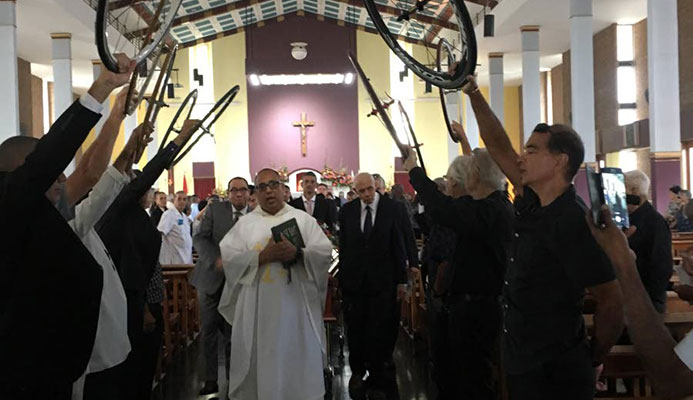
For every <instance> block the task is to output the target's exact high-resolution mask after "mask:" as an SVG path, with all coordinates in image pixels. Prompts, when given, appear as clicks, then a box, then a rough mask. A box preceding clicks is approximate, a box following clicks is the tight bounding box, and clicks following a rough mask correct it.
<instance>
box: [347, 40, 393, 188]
mask: <svg viewBox="0 0 693 400" xmlns="http://www.w3.org/2000/svg"><path fill="white" fill-rule="evenodd" d="M356 50H357V57H358V59H359V63H360V64H361V67H362V68H363V69H364V71H366V74H367V75H368V77H369V79H370V82H371V85H373V87H374V88H376V91H378V93H382V95H383V96H384V92H385V90H388V88H389V87H390V53H389V51H390V50H389V48H388V47H387V45H386V44H385V42H384V41H383V40H382V39H380V38H379V37H378V36H377V35H375V34H372V33H368V32H365V31H361V30H357V31H356ZM372 108H373V107H372V106H371V101H370V98H369V97H368V93H366V88H365V87H364V86H363V84H362V83H361V82H359V83H358V123H359V135H358V136H359V163H360V168H359V170H360V171H366V172H370V173H375V172H377V173H379V174H381V175H382V176H383V177H384V178H385V180H386V181H387V182H389V183H392V182H394V176H395V175H394V173H395V165H394V163H395V158H394V157H395V156H394V152H393V150H392V147H393V146H392V139H391V138H390V135H389V134H388V133H387V130H385V128H384V127H383V125H382V124H381V123H380V121H379V120H378V119H377V118H374V117H367V115H368V113H370V112H371V110H372Z"/></svg>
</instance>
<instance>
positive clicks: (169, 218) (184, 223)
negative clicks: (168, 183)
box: [157, 192, 193, 265]
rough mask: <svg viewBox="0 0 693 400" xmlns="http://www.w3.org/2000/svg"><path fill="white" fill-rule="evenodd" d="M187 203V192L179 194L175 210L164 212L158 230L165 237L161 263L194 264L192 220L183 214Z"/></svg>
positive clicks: (174, 205) (160, 256)
mask: <svg viewBox="0 0 693 400" xmlns="http://www.w3.org/2000/svg"><path fill="white" fill-rule="evenodd" d="M186 202H187V196H186V194H185V192H177V193H176V195H175V197H174V198H173V208H170V209H168V210H166V212H164V214H163V215H162V216H161V221H160V222H159V226H158V227H157V229H158V230H159V232H161V234H162V236H163V242H162V244H161V253H160V254H159V262H160V263H161V264H162V265H168V264H192V262H193V260H192V234H191V227H190V219H189V218H188V217H187V215H185V214H184V213H183V210H185V205H186Z"/></svg>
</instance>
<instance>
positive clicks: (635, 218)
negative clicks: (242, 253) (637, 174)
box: [628, 201, 673, 313]
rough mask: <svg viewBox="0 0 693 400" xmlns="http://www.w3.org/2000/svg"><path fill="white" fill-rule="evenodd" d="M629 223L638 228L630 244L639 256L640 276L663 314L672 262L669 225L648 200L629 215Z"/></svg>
mask: <svg viewBox="0 0 693 400" xmlns="http://www.w3.org/2000/svg"><path fill="white" fill-rule="evenodd" d="M630 224H631V225H635V226H636V227H637V229H636V231H635V233H634V234H633V235H632V236H631V237H630V238H629V239H628V244H630V248H631V249H632V250H633V251H634V252H635V255H636V256H637V259H636V264H637V266H638V273H639V274H640V279H641V280H642V284H643V286H645V290H647V293H648V294H649V295H650V299H651V300H652V304H653V305H654V307H655V309H656V310H657V311H659V312H660V313H663V312H665V311H666V304H667V287H668V286H669V279H670V278H671V270H672V264H673V263H672V257H671V231H670V230H669V225H668V224H667V221H666V220H665V219H664V217H662V216H661V215H660V214H659V213H658V212H657V210H655V209H654V207H652V204H650V202H649V201H648V202H645V204H643V205H641V206H640V207H638V209H637V210H635V211H634V212H633V213H632V214H630Z"/></svg>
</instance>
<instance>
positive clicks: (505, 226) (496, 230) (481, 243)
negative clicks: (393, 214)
mask: <svg viewBox="0 0 693 400" xmlns="http://www.w3.org/2000/svg"><path fill="white" fill-rule="evenodd" d="M409 177H410V180H411V184H412V186H414V189H416V191H417V193H418V194H419V199H420V200H421V202H422V203H423V205H424V207H425V208H426V212H430V215H431V217H432V219H433V221H434V222H435V223H436V224H440V225H442V226H444V227H447V228H450V229H452V230H453V231H454V232H455V234H456V236H457V243H456V246H455V254H454V256H453V268H454V269H453V271H454V272H453V278H452V286H451V288H450V291H451V294H453V295H455V294H472V295H482V296H493V297H497V296H499V295H500V294H501V287H502V283H503V275H504V273H505V262H506V261H505V260H506V249H507V247H508V245H509V244H510V243H511V233H512V220H513V209H512V205H511V204H510V201H509V200H508V197H507V195H506V194H505V193H504V192H501V191H496V192H493V193H492V194H491V195H489V196H488V197H486V198H485V199H480V200H474V199H473V198H472V197H469V196H464V197H460V198H457V199H453V198H452V197H448V196H446V195H444V194H442V193H440V192H439V191H438V186H437V185H436V183H435V182H433V181H432V180H430V179H428V177H426V175H425V174H424V172H423V170H422V169H421V168H414V169H412V170H411V171H410V172H409Z"/></svg>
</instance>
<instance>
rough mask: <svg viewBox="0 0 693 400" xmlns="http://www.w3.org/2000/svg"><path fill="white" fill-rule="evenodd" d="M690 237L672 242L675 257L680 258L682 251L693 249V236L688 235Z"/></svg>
mask: <svg viewBox="0 0 693 400" xmlns="http://www.w3.org/2000/svg"><path fill="white" fill-rule="evenodd" d="M688 235H689V236H690V237H686V238H679V239H674V238H672V240H671V252H672V254H673V256H674V257H680V256H681V254H680V253H681V251H685V250H688V249H689V248H691V247H693V234H688Z"/></svg>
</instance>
